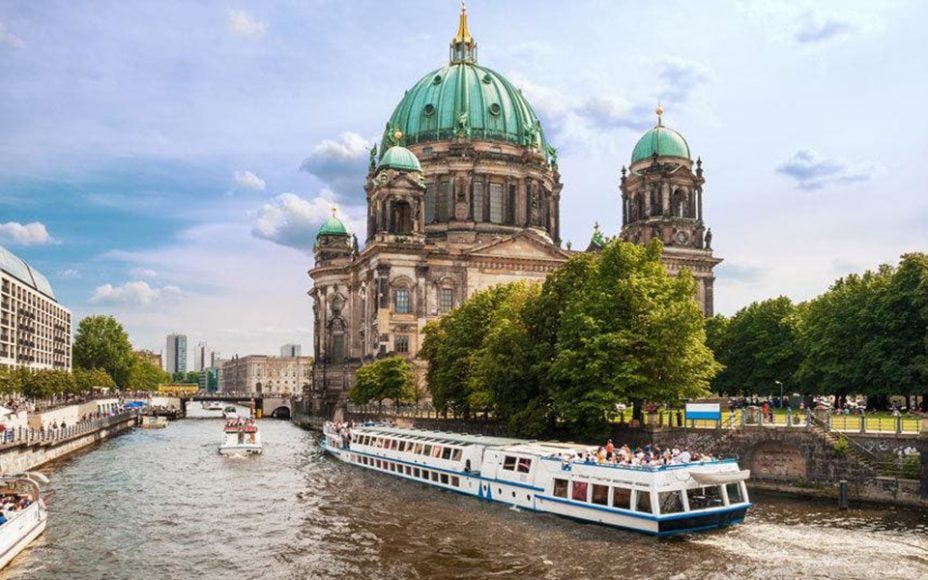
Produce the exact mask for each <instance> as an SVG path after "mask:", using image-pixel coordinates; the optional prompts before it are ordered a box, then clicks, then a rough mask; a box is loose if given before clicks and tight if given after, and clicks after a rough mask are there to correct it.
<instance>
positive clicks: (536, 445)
mask: <svg viewBox="0 0 928 580" xmlns="http://www.w3.org/2000/svg"><path fill="white" fill-rule="evenodd" d="M323 435H324V437H323V440H322V443H321V445H322V449H323V451H325V452H327V453H329V454H331V455H333V456H335V457H336V458H338V459H340V460H341V461H344V462H346V463H350V464H352V465H355V466H358V467H361V468H364V469H370V470H373V471H379V472H382V473H388V474H391V475H394V476H397V477H402V478H404V479H411V480H415V481H418V482H420V483H425V484H428V485H431V486H434V487H438V488H442V489H448V490H451V491H455V492H458V493H462V494H465V495H473V496H476V497H478V498H481V499H484V500H487V501H495V502H500V503H503V504H507V505H510V506H514V507H516V508H519V509H524V510H530V511H537V512H543V513H551V514H556V515H559V516H565V517H568V518H572V519H576V520H581V521H585V522H592V523H598V524H604V525H609V526H614V527H618V528H624V529H628V530H634V531H637V532H643V533H646V534H651V535H654V536H669V535H674V534H682V533H692V532H702V531H706V530H713V529H717V528H722V527H726V526H730V525H734V524H739V523H742V522H743V521H744V518H745V516H746V514H747V511H748V509H749V508H750V507H751V503H750V501H749V500H748V493H747V488H746V487H745V483H744V482H745V480H746V479H747V477H748V476H749V474H750V472H749V471H747V470H741V469H740V468H739V467H738V463H737V461H736V460H734V459H723V460H714V459H713V460H706V461H691V460H690V461H685V462H682V461H681V462H679V463H673V464H670V465H626V464H620V463H614V464H613V463H598V462H595V461H590V460H589V459H587V460H586V461H581V460H579V459H576V457H587V458H589V457H590V455H589V450H588V449H584V448H583V447H581V446H578V445H574V444H565V443H555V442H538V441H529V440H524V439H509V438H501V437H483V436H479V435H464V434H456V433H444V432H436V431H422V430H416V429H404V428H397V427H386V426H382V425H365V426H362V427H356V428H353V429H351V430H348V429H346V428H344V427H343V428H342V429H341V430H338V429H336V427H335V425H333V424H331V423H327V424H326V425H325V426H324V427H323Z"/></svg>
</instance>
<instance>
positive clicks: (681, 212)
mask: <svg viewBox="0 0 928 580" xmlns="http://www.w3.org/2000/svg"><path fill="white" fill-rule="evenodd" d="M689 211H690V210H689V203H688V201H687V195H686V190H685V189H677V190H675V191H674V192H673V214H674V216H676V217H678V218H683V217H689Z"/></svg>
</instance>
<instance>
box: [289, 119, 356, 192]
mask: <svg viewBox="0 0 928 580" xmlns="http://www.w3.org/2000/svg"><path fill="white" fill-rule="evenodd" d="M373 145H374V143H373V141H372V140H370V139H365V138H364V137H362V136H360V135H358V134H357V133H352V132H350V131H349V132H345V133H342V134H341V135H339V136H338V139H325V140H323V141H321V142H320V143H319V144H317V145H316V146H315V147H314V148H313V150H312V153H310V154H309V157H307V158H306V159H305V160H304V161H303V163H302V164H301V165H300V169H301V170H303V171H306V172H307V173H312V174H313V175H315V176H316V177H318V178H319V179H321V180H323V181H324V182H325V183H326V184H327V185H328V186H329V188H330V189H331V190H332V191H334V192H335V193H336V194H337V195H338V196H339V197H347V198H353V199H356V200H361V199H363V195H364V188H363V186H364V178H365V176H366V175H367V165H368V162H369V158H370V149H371V147H372V146H373Z"/></svg>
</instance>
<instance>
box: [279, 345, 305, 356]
mask: <svg viewBox="0 0 928 580" xmlns="http://www.w3.org/2000/svg"><path fill="white" fill-rule="evenodd" d="M302 351H303V346H302V345H299V344H285V345H283V346H282V347H280V356H302V354H303V353H302Z"/></svg>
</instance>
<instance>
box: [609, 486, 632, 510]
mask: <svg viewBox="0 0 928 580" xmlns="http://www.w3.org/2000/svg"><path fill="white" fill-rule="evenodd" d="M612 507H616V508H621V509H624V510H627V509H631V507H632V490H630V489H628V488H627V487H613V488H612Z"/></svg>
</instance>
